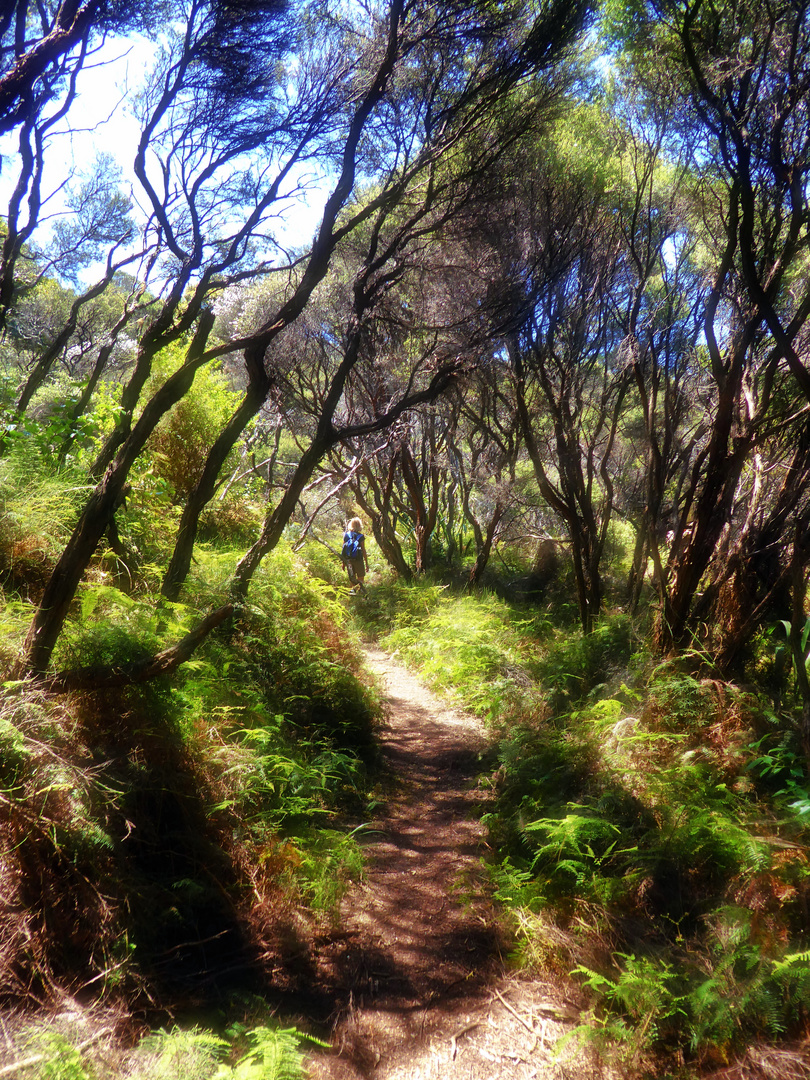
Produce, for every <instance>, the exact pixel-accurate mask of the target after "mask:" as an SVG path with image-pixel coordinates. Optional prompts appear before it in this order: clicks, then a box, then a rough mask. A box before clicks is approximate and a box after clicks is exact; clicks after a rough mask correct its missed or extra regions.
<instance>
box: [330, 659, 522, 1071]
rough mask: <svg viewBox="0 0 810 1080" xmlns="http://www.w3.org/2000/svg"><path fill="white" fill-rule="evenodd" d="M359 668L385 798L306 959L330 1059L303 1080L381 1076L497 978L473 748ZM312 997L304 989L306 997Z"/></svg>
mask: <svg viewBox="0 0 810 1080" xmlns="http://www.w3.org/2000/svg"><path fill="white" fill-rule="evenodd" d="M370 663H371V665H372V667H373V669H375V670H376V671H377V672H378V673H379V674H381V675H382V676H383V677H384V678H385V677H386V675H387V676H388V678H387V685H388V687H389V689H388V694H387V706H388V721H387V724H386V728H385V730H384V732H383V752H384V756H385V761H386V764H387V767H388V770H389V772H390V775H391V778H392V780H391V786H390V792H389V797H388V798H387V800H386V802H385V806H384V809H383V810H381V811H380V813H379V816H377V818H376V819H375V821H374V822H373V825H372V829H373V831H372V832H370V834H369V838H368V840H367V843H366V859H367V872H366V876H365V880H364V881H363V883H362V884H360V885H358V886H356V887H355V888H354V889H353V890H352V892H351V893H350V894H349V896H348V897H347V899H346V901H345V902H344V909H343V930H342V932H341V934H340V935H339V936H336V937H335V938H333V939H332V940H331V941H329V940H323V941H322V942H321V944H320V948H319V949H318V950H317V952H318V955H317V974H316V973H315V972H313V976H314V977H315V983H316V985H317V988H318V991H319V994H318V996H319V998H320V1001H321V1005H325V1004H326V1000H325V999H327V998H330V999H331V1006H332V1015H331V1018H330V1019H331V1026H332V1028H333V1031H334V1039H335V1042H336V1045H337V1050H338V1052H337V1054H336V1055H332V1056H331V1057H330V1058H322V1059H320V1060H315V1061H314V1062H313V1063H312V1075H313V1076H314V1077H324V1078H326V1077H343V1076H345V1077H349V1076H352V1077H356V1076H363V1077H371V1076H381V1075H383V1072H382V1071H380V1070H381V1069H384V1064H385V1059H386V1058H391V1056H392V1055H396V1054H401V1051H402V1048H403V1047H406V1046H407V1045H409V1044H411V1045H413V1044H414V1043H415V1042H417V1041H424V1039H425V1037H426V1035H428V1034H429V1033H430V1030H431V1028H432V1027H433V1026H434V1024H435V1023H436V1021H437V1018H438V1017H439V1015H440V1014H441V1015H445V1016H446V1014H448V1013H449V1014H450V1015H452V1014H453V1012H454V1010H456V1009H458V1008H461V1007H462V1006H465V1007H469V1003H470V1000H471V999H474V998H475V997H476V995H479V996H480V995H483V993H484V989H485V987H486V986H487V985H488V983H489V982H490V981H491V979H492V978H493V977H494V976H495V975H496V973H498V972H499V971H500V970H501V967H502V957H501V942H500V940H499V934H498V931H497V928H496V925H497V924H496V922H495V919H494V918H493V914H492V911H491V908H490V906H489V903H488V901H487V899H486V896H485V892H484V888H483V885H482V875H481V867H480V861H479V858H480V853H481V843H482V832H483V830H482V827H481V825H480V823H479V822H478V821H477V820H476V814H475V811H476V807H477V804H479V803H480V801H481V795H480V793H479V792H478V790H477V789H476V787H475V780H476V774H477V771H478V769H479V767H480V759H479V755H480V753H481V751H482V750H483V749H484V745H485V744H484V740H483V737H482V735H481V732H480V731H479V729H478V728H477V726H476V724H475V723H474V721H471V720H470V719H469V718H465V717H461V716H458V715H457V714H455V713H454V712H453V711H452V710H447V709H445V708H444V707H443V706H442V705H441V704H439V703H438V702H436V701H435V699H431V698H430V696H429V695H428V694H427V693H426V691H425V690H424V688H423V687H422V686H421V684H419V683H418V682H417V681H416V680H411V685H407V686H405V687H402V686H401V683H402V680H403V678H404V679H406V680H407V679H408V678H409V677H408V676H407V675H405V673H403V672H401V670H399V671H398V672H397V684H396V685H395V686H393V685H392V681H391V675H390V673H391V671H392V670H393V669H392V666H391V665H390V664H389V663H388V661H387V658H386V657H385V655H384V654H383V653H372V654H370ZM313 988H314V986H313Z"/></svg>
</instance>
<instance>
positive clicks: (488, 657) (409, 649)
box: [382, 584, 528, 721]
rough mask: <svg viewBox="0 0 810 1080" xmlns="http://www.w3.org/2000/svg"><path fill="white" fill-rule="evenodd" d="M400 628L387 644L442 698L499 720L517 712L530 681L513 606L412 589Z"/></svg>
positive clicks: (423, 588) (487, 598) (424, 588)
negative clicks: (451, 698)
mask: <svg viewBox="0 0 810 1080" xmlns="http://www.w3.org/2000/svg"><path fill="white" fill-rule="evenodd" d="M407 599H408V600H409V603H408V605H407V607H406V608H405V610H404V611H402V612H400V613H399V616H398V619H397V627H396V628H395V629H394V630H393V631H392V632H391V633H390V634H388V635H387V637H385V638H384V639H383V641H382V644H383V645H384V646H385V647H386V648H387V649H389V650H392V651H393V652H395V653H397V654H399V655H400V656H402V657H403V659H404V660H405V661H406V663H408V664H410V665H412V666H415V667H417V668H418V669H419V671H420V674H421V675H422V676H423V678H425V680H426V681H427V682H428V684H429V685H430V686H431V687H432V688H433V689H435V690H437V691H438V692H439V693H444V694H448V695H452V696H454V697H456V698H457V699H458V700H459V701H460V702H461V703H463V704H464V705H465V706H466V707H467V708H468V709H470V710H471V711H472V712H475V713H477V714H478V715H479V716H483V717H485V718H486V719H488V720H491V721H495V720H499V719H501V718H503V717H504V716H505V715H507V714H508V713H509V712H510V710H511V709H512V708H513V703H514V701H515V699H516V698H518V697H519V696H520V690H521V684H522V685H523V686H524V687H525V685H526V683H527V681H528V680H527V678H526V676H525V673H524V672H523V670H522V664H523V661H524V657H523V655H522V653H521V649H520V646H519V639H518V637H517V635H516V633H515V631H514V629H513V627H512V616H511V612H510V610H509V608H508V607H507V605H506V604H505V603H504V602H503V601H502V600H499V599H498V598H497V597H494V596H476V597H473V596H469V595H462V596H455V595H452V594H448V593H446V592H444V591H443V590H441V589H437V588H436V587H435V586H434V587H432V588H431V587H428V586H425V585H421V584H420V585H416V586H412V587H411V588H410V590H409V594H408V596H407Z"/></svg>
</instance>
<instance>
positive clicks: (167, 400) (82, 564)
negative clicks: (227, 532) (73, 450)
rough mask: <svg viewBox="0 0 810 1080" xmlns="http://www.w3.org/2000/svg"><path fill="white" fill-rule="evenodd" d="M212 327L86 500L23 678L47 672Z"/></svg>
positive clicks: (43, 606) (202, 326) (33, 634)
mask: <svg viewBox="0 0 810 1080" xmlns="http://www.w3.org/2000/svg"><path fill="white" fill-rule="evenodd" d="M213 325H214V314H213V312H211V311H206V312H204V313H203V315H202V316H201V318H200V323H199V326H198V328H197V333H196V334H195V335H194V340H193V341H192V343H191V345H190V346H189V350H188V353H187V354H186V362H185V364H184V365H183V367H182V368H180V370H179V371H177V372H175V374H174V375H172V376H171V378H169V379H168V380H167V381H166V382H165V383H164V384H163V386H162V387H161V388H160V390H159V391H158V392H157V393H156V394H155V395H154V397H153V398H152V399H151V401H150V402H149V403H148V404H147V406H146V408H145V409H144V411H143V413H142V414H141V416H140V418H139V420H138V422H137V424H136V425H135V427H134V429H133V431H132V434H131V435H130V436H129V438H128V439H127V440H126V442H125V443H124V445H123V446H122V448H121V450H120V452H119V454H118V457H117V458H116V460H115V462H113V464H112V465H110V467H109V468H108V469H107V471H106V472H105V474H104V476H103V478H102V479H101V481H100V482H99V484H98V485H97V486H96V489H95V491H94V492H93V494H92V495H91V496H90V498H89V499H88V501H87V504H86V505H85V508H84V510H83V511H82V514H81V517H80V518H79V521H78V524H77V525H76V528H75V529H74V530H73V535H72V536H71V538H70V540H69V541H68V543H67V546H66V547H65V550H64V551H63V552H62V555H61V557H60V559H59V561H58V563H57V564H56V567H55V568H54V571H53V573H52V574H51V577H50V580H49V581H48V584H47V585H46V586H45V592H44V594H43V597H42V601H41V603H40V605H39V608H38V610H37V613H36V615H35V616H34V620H33V622H32V624H31V628H30V630H29V631H28V636H27V637H26V639H25V645H24V655H23V659H22V660H21V661H20V664H19V665H18V674H19V675H24V674H28V673H36V674H41V673H43V672H44V671H46V670H47V667H48V664H49V663H50V659H51V654H52V653H53V650H54V646H55V645H56V642H57V640H58V638H59V634H60V633H61V630H62V626H63V625H64V622H65V619H66V618H67V614H68V609H69V607H70V604H71V603H72V601H73V597H74V596H75V595H76V590H77V589H78V587H79V582H80V581H81V579H82V577H83V575H84V572H85V570H86V569H87V567H88V565H89V564H90V560H91V559H92V557H93V554H94V553H95V550H96V548H97V547H98V543H99V541H100V540H101V538H102V536H103V535H104V533H105V532H106V531H107V528H108V527H109V524H110V522H111V520H112V517H113V515H114V513H115V511H116V508H117V507H118V505H119V503H120V500H121V497H122V494H123V491H124V486H125V484H126V482H127V477H128V475H129V470H130V469H131V468H132V465H133V463H134V461H135V459H136V458H137V457H138V455H139V454H140V452H141V451H142V450H143V448H144V446H145V445H146V440H147V439H148V438H149V436H150V435H151V434H152V432H153V431H154V429H155V427H156V425H157V424H158V422H159V421H160V419H161V417H162V416H163V415H164V414H165V413H166V412H167V411H168V410H169V409H170V408H171V407H172V406H173V405H174V404H175V403H176V402H177V401H179V400H180V398H181V397H182V396H183V395H184V394H185V393H187V391H188V389H189V387H190V386H191V384H192V382H193V381H194V375H195V373H196V370H197V367H199V365H200V363H201V362H202V358H203V353H204V350H205V345H206V342H207V340H208V335H209V334H210V333H211V329H212V328H213Z"/></svg>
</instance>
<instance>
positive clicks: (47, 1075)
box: [27, 1028, 95, 1080]
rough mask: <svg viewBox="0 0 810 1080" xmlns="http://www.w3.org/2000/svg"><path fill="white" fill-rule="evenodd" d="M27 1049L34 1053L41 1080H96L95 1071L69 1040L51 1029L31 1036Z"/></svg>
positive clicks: (38, 1031) (44, 1029)
mask: <svg viewBox="0 0 810 1080" xmlns="http://www.w3.org/2000/svg"><path fill="white" fill-rule="evenodd" d="M27 1049H28V1050H30V1051H34V1056H35V1057H36V1058H37V1059H39V1060H37V1062H36V1075H37V1077H39V1078H40V1080H95V1071H94V1070H93V1069H92V1067H91V1066H90V1065H89V1064H87V1063H86V1062H85V1060H84V1058H83V1057H82V1053H81V1051H80V1050H79V1048H78V1047H77V1046H75V1045H74V1044H73V1043H72V1042H71V1041H70V1040H69V1039H68V1038H66V1037H65V1036H64V1035H62V1034H61V1033H60V1032H58V1031H54V1030H52V1029H49V1028H41V1029H38V1030H36V1031H34V1032H32V1034H31V1035H30V1037H29V1039H28V1044H27Z"/></svg>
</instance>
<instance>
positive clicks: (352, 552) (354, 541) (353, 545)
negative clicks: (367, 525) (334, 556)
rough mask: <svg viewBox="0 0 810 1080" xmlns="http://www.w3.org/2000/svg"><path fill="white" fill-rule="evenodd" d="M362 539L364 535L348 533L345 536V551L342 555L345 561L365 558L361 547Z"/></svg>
mask: <svg viewBox="0 0 810 1080" xmlns="http://www.w3.org/2000/svg"><path fill="white" fill-rule="evenodd" d="M362 539H363V534H362V533H356V532H347V533H344V534H343V551H342V552H341V555H342V556H343V558H344V559H346V560H347V561H348V560H349V559H361V558H362V557H363V549H362V548H361V547H360V542H361V541H362Z"/></svg>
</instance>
